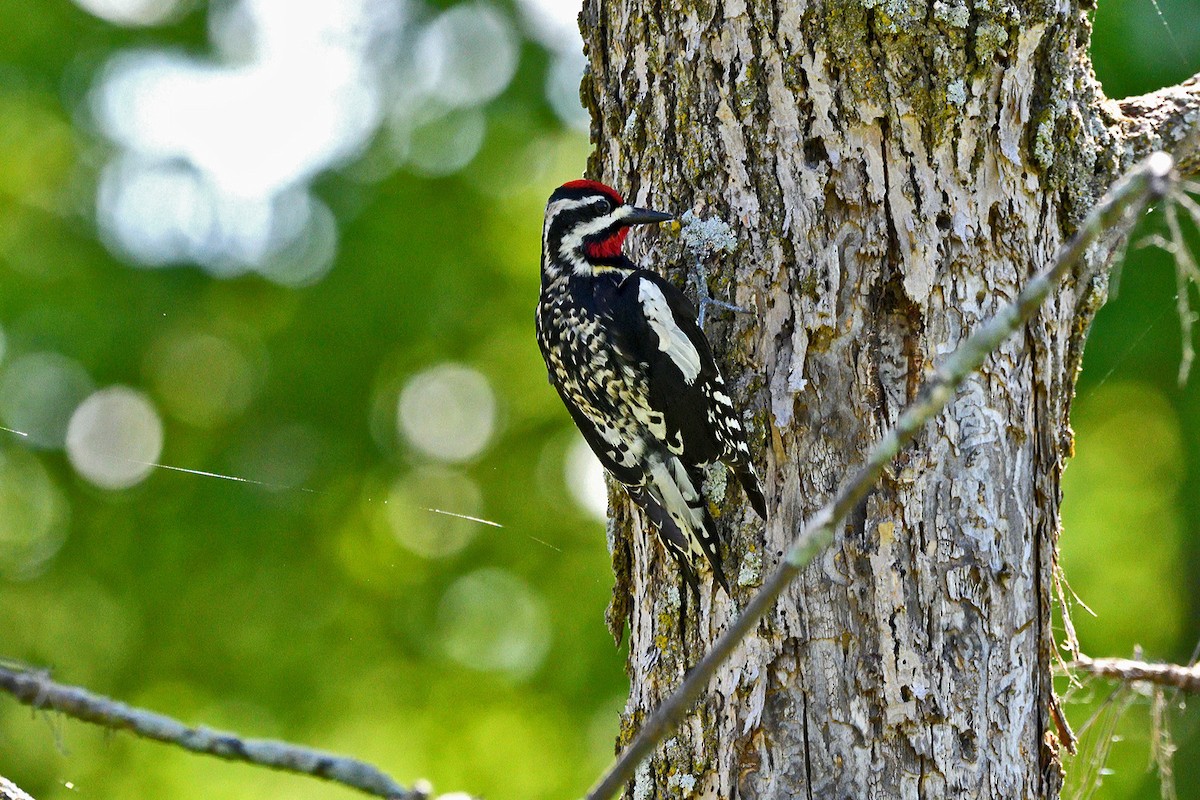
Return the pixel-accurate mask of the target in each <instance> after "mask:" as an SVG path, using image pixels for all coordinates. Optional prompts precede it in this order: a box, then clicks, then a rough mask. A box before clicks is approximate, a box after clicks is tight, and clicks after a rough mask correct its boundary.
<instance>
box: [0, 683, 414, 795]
mask: <svg viewBox="0 0 1200 800" xmlns="http://www.w3.org/2000/svg"><path fill="white" fill-rule="evenodd" d="M0 690H2V691H5V692H7V693H8V694H10V695H12V696H13V697H15V698H16V699H17V700H19V701H20V702H22V703H24V704H25V705H27V706H32V707H33V708H40V709H51V710H54V711H57V712H59V713H62V714H65V715H67V716H69V717H73V718H75V719H78V720H82V721H84V722H91V723H93V724H96V725H100V726H103V727H105V728H111V729H113V730H124V731H129V732H130V733H132V734H134V735H136V736H141V737H142V738H145V739H154V740H155V741H159V742H165V743H167V744H173V745H177V746H178V747H182V748H184V749H185V750H191V751H193V752H196V753H204V754H206V755H211V756H216V757H217V758H223V759H226V760H227V761H242V762H245V763H248V764H256V765H258V766H262V767H268V768H270V769H277V770H282V771H285V772H295V773H299V774H302V775H310V776H312V777H314V778H322V779H324V780H327V781H333V782H334V783H340V784H342V785H343V786H348V787H350V788H352V789H358V790H359V791H362V792H366V793H367V794H371V795H375V796H376V797H386V798H389V800H429V798H430V789H429V787H428V785H427V784H424V783H418V784H417V785H415V786H414V787H413V788H411V789H405V788H404V787H403V786H401V785H400V784H398V783H396V782H395V781H394V780H392V779H391V778H390V777H388V776H387V775H386V774H384V773H383V772H382V771H380V770H379V769H377V768H376V767H373V766H371V765H370V764H367V763H365V762H362V761H357V760H355V759H353V758H346V757H344V756H339V755H335V754H333V753H326V752H323V751H321V750H313V749H311V748H308V747H302V746H300V745H295V744H290V743H288V742H279V741H272V740H269V739H244V738H242V737H240V736H238V735H236V734H233V733H226V732H224V731H215V730H211V729H209V728H204V727H191V726H188V725H185V724H183V723H182V722H179V721H178V720H175V719H172V718H171V717H168V716H164V715H162V714H156V713H154V712H153V711H147V710H145V709H141V708H134V707H132V706H129V705H126V704H125V703H121V702H118V701H116V700H113V699H111V698H108V697H103V696H101V695H97V694H92V693H91V692H89V691H87V690H85V689H81V688H79V687H77V686H67V685H65V684H61V683H56V682H55V681H52V680H51V679H50V677H49V675H47V674H46V673H45V672H44V671H34V670H27V669H13V668H11V667H9V666H5V665H0ZM18 796H19V795H18Z"/></svg>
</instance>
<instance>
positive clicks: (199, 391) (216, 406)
mask: <svg viewBox="0 0 1200 800" xmlns="http://www.w3.org/2000/svg"><path fill="white" fill-rule="evenodd" d="M146 371H147V373H148V374H149V377H150V379H151V381H152V382H153V384H154V391H155V394H156V396H157V397H159V398H160V399H161V400H162V402H163V405H164V407H165V409H166V411H167V413H169V414H170V415H171V416H173V417H175V418H176V419H179V420H182V421H183V422H186V423H188V424H189V425H195V426H196V427H200V428H213V427H216V426H218V425H221V424H223V423H225V422H227V421H228V420H230V419H232V418H234V417H236V416H237V415H239V414H241V413H242V412H243V411H245V410H246V406H247V405H249V403H250V400H251V399H252V398H253V396H254V392H255V389H256V383H257V380H256V376H255V373H254V369H253V367H252V366H251V364H250V360H249V359H248V358H247V357H246V355H245V354H244V353H243V352H242V351H241V349H240V348H238V347H237V346H236V345H234V344H233V343H232V342H230V341H229V340H228V339H225V338H223V337H220V336H216V335H215V334H211V333H205V332H186V333H185V332H180V333H176V334H173V335H169V336H167V337H165V338H163V339H161V340H159V341H158V342H156V343H155V344H154V346H153V347H152V348H151V349H150V352H149V354H148V355H147V357H146Z"/></svg>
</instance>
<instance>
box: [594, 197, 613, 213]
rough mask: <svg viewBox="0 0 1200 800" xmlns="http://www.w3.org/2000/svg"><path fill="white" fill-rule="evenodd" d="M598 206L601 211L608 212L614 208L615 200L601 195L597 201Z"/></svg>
mask: <svg viewBox="0 0 1200 800" xmlns="http://www.w3.org/2000/svg"><path fill="white" fill-rule="evenodd" d="M596 207H597V208H599V209H600V213H602V214H608V213H610V212H611V211H612V210H613V201H612V200H610V199H609V198H607V197H601V198H600V199H599V200H597V201H596Z"/></svg>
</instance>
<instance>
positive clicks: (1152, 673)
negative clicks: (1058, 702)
mask: <svg viewBox="0 0 1200 800" xmlns="http://www.w3.org/2000/svg"><path fill="white" fill-rule="evenodd" d="M1071 667H1072V668H1073V669H1077V670H1079V671H1080V672H1086V673H1088V674H1090V675H1098V676H1100V677H1102V678H1112V679H1114V680H1118V681H1120V682H1121V683H1150V684H1154V685H1155V686H1170V687H1174V688H1176V689H1179V690H1181V691H1184V692H1188V693H1189V694H1195V693H1197V692H1200V666H1195V665H1194V666H1190V667H1185V666H1183V665H1182V664H1151V663H1149V662H1147V661H1135V660H1133V659H1129V658H1088V657H1087V656H1084V655H1081V656H1079V658H1077V659H1075V661H1074V662H1073V663H1072V664H1071Z"/></svg>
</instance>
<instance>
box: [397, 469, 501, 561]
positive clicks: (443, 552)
mask: <svg viewBox="0 0 1200 800" xmlns="http://www.w3.org/2000/svg"><path fill="white" fill-rule="evenodd" d="M482 510H483V495H482V494H481V493H480V491H479V487H478V486H477V485H476V484H475V482H474V481H472V480H471V479H470V478H468V477H467V476H466V475H463V474H462V473H461V472H458V471H457V470H452V469H447V468H445V467H426V468H423V469H418V470H415V471H413V472H412V473H411V474H409V475H406V476H404V477H403V478H400V479H398V480H397V481H396V482H395V483H394V484H392V488H391V490H390V491H389V492H388V499H387V520H388V524H389V525H390V526H391V529H392V534H393V535H394V536H395V537H396V541H398V542H399V543H400V544H401V545H402V546H403V547H404V548H406V549H407V550H409V551H411V552H413V553H416V554H417V555H419V556H422V557H424V558H445V557H446V556H450V555H454V554H455V553H457V552H459V551H460V550H462V549H463V548H464V547H466V546H467V544H469V543H470V541H471V540H472V539H474V538H475V535H476V534H477V533H478V532H479V531H480V529H481V528H484V527H486V526H485V525H484V524H483V523H481V522H475V521H474V520H469V519H463V518H462V516H452V515H454V514H459V515H465V516H471V517H476V516H479V514H480V513H482ZM439 512H446V513H439Z"/></svg>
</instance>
